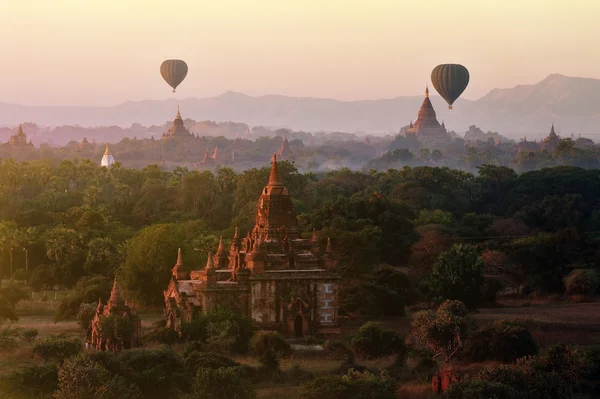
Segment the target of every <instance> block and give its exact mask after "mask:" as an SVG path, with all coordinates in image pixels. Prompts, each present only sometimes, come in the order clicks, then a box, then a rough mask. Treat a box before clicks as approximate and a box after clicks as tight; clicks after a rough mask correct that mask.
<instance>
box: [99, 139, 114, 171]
mask: <svg viewBox="0 0 600 399" xmlns="http://www.w3.org/2000/svg"><path fill="white" fill-rule="evenodd" d="M114 163H115V158H114V157H113V156H112V154H111V153H110V150H109V148H108V141H107V142H106V150H105V151H104V156H103V157H102V160H101V161H100V166H106V167H107V168H108V167H109V166H111V165H113V164H114Z"/></svg>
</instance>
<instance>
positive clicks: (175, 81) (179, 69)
mask: <svg viewBox="0 0 600 399" xmlns="http://www.w3.org/2000/svg"><path fill="white" fill-rule="evenodd" d="M187 73H188V66H187V64H186V63H185V61H183V60H166V61H163V63H162V64H160V74H161V75H162V77H163V79H164V80H165V82H167V83H168V84H169V86H171V87H172V88H173V93H175V89H176V88H177V86H179V85H180V84H181V82H183V79H185V77H186V75H187Z"/></svg>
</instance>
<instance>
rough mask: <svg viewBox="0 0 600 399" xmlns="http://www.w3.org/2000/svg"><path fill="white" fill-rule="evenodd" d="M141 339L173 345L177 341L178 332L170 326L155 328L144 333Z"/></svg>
mask: <svg viewBox="0 0 600 399" xmlns="http://www.w3.org/2000/svg"><path fill="white" fill-rule="evenodd" d="M143 341H144V342H149V343H157V344H161V345H169V346H170V345H175V344H176V343H177V342H178V341H179V334H178V333H177V331H175V330H173V329H172V328H167V327H162V328H156V329H153V330H152V331H149V332H148V333H146V334H144V337H143Z"/></svg>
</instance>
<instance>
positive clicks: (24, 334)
mask: <svg viewBox="0 0 600 399" xmlns="http://www.w3.org/2000/svg"><path fill="white" fill-rule="evenodd" d="M37 336H38V330H37V329H36V328H26V329H24V330H23V331H21V338H22V339H23V341H25V342H27V343H28V344H29V345H33V342H34V341H35V339H36V338H37Z"/></svg>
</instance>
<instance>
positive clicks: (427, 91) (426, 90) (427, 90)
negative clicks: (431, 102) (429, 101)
mask: <svg viewBox="0 0 600 399" xmlns="http://www.w3.org/2000/svg"><path fill="white" fill-rule="evenodd" d="M425 97H426V98H429V85H425Z"/></svg>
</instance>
